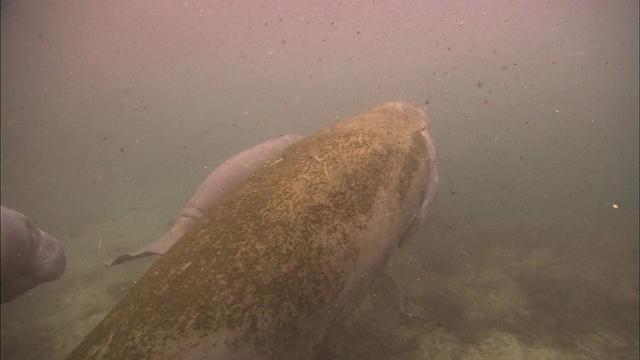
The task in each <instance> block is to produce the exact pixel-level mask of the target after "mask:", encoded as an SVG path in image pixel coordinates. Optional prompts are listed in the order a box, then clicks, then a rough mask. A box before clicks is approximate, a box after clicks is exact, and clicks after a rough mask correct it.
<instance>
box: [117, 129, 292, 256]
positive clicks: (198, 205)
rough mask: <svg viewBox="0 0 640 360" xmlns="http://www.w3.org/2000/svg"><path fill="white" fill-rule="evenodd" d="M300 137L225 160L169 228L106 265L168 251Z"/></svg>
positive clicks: (281, 139)
mask: <svg viewBox="0 0 640 360" xmlns="http://www.w3.org/2000/svg"><path fill="white" fill-rule="evenodd" d="M300 139H302V136H301V135H296V134H287V135H283V136H280V137H277V138H275V139H271V140H268V141H265V142H263V143H262V144H259V145H256V146H254V147H252V148H250V149H247V150H245V151H243V152H241V153H240V154H238V155H236V156H234V157H232V158H230V159H229V160H227V161H225V162H224V163H222V165H220V166H218V167H217V168H216V169H215V170H214V171H213V172H212V173H211V174H209V176H207V178H206V179H205V180H204V182H203V183H202V184H201V185H200V187H199V188H198V190H196V193H195V194H193V196H192V197H191V199H190V200H189V202H188V203H187V205H186V206H185V207H184V209H182V211H181V212H180V216H178V220H176V222H175V224H174V225H173V227H171V229H170V230H169V231H167V232H166V233H165V234H164V235H162V236H161V237H160V238H159V239H158V240H156V241H154V242H153V243H151V244H149V245H146V246H144V247H142V248H140V249H138V250H135V251H132V252H129V253H126V254H124V255H120V256H118V257H116V258H115V259H113V260H109V261H107V262H106V264H105V265H106V266H113V265H118V264H122V263H124V262H127V261H130V260H134V259H137V258H140V257H144V256H148V255H162V254H164V253H165V252H167V250H169V248H171V247H172V246H173V244H175V243H176V242H177V241H178V240H179V239H180V238H181V237H182V235H184V234H185V233H186V232H187V231H189V229H191V228H192V227H193V225H195V224H196V222H197V221H198V220H200V218H202V214H204V213H205V212H207V211H208V210H210V209H211V208H212V207H213V206H214V205H215V204H216V203H217V202H218V201H219V200H220V199H221V198H222V197H223V196H225V195H226V194H228V193H229V192H230V191H231V190H233V189H235V188H236V186H238V184H240V183H242V181H244V180H245V179H246V178H247V177H249V175H251V174H252V173H253V172H255V171H256V170H257V169H259V168H260V167H261V166H262V165H264V164H265V163H266V162H267V161H269V160H272V159H273V158H274V157H276V156H277V155H280V153H281V152H282V150H284V149H285V148H287V147H288V146H289V145H291V144H293V143H295V142H296V141H299V140H300Z"/></svg>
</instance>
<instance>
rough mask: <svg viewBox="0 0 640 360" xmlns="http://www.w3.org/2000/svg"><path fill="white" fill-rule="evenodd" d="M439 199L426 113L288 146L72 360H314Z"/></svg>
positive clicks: (393, 112) (333, 130)
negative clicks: (325, 340)
mask: <svg viewBox="0 0 640 360" xmlns="http://www.w3.org/2000/svg"><path fill="white" fill-rule="evenodd" d="M437 189H438V174H437V170H436V157H435V151H434V147H433V142H432V140H431V137H430V135H429V129H428V124H427V117H426V114H425V113H424V112H423V111H422V110H420V109H417V108H415V107H413V106H411V105H410V104H408V103H403V102H390V103H386V104H384V105H381V106H379V107H376V108H373V109H371V110H370V111H368V112H366V113H364V114H361V115H359V116H356V117H354V118H351V119H349V120H345V121H341V122H339V123H337V124H334V125H332V126H330V127H328V128H326V129H325V130H322V131H320V132H318V133H316V134H313V135H311V136H309V137H307V138H304V139H302V140H300V141H298V142H297V143H295V144H293V145H291V146H289V147H287V148H286V149H285V150H284V151H283V152H282V153H281V154H280V155H279V156H278V157H277V158H275V159H273V160H272V161H269V162H268V163H267V164H265V165H264V166H262V167H261V168H260V169H258V170H257V171H256V172H255V173H253V174H252V175H250V176H249V177H248V178H247V179H246V180H245V181H244V182H243V183H241V184H240V185H239V186H238V187H237V188H235V189H234V190H233V191H232V192H230V193H229V194H227V195H226V196H225V197H223V198H222V199H221V200H220V201H219V202H218V203H217V204H216V205H215V206H214V207H213V208H212V209H211V210H210V211H209V212H207V213H206V214H204V215H203V217H202V218H201V219H200V220H199V221H198V222H197V224H196V225H195V226H194V227H193V228H192V229H191V230H189V231H188V232H187V233H186V234H185V235H184V236H183V237H182V238H181V239H180V240H179V241H178V242H177V243H176V244H175V245H174V246H172V247H171V248H170V249H169V250H168V251H167V252H166V253H165V254H164V255H163V256H162V257H160V258H159V259H158V261H157V262H156V263H155V264H154V265H153V266H152V267H151V268H150V269H149V270H148V271H147V272H146V273H145V274H144V275H143V277H142V278H141V279H140V280H139V281H138V282H137V283H136V284H135V285H134V286H133V287H132V288H131V290H130V291H129V292H128V293H127V295H126V296H125V297H124V299H123V300H122V301H121V302H120V303H118V304H117V305H116V306H115V307H114V308H113V310H112V311H111V312H110V313H109V314H107V316H106V317H105V318H104V319H103V320H102V321H101V322H100V323H99V324H98V325H97V326H96V327H95V328H94V329H93V330H92V331H91V332H90V333H89V334H88V335H87V336H86V337H85V339H84V340H83V341H82V342H81V343H80V344H79V345H78V346H77V347H76V348H75V349H74V350H73V351H72V352H71V354H70V355H69V357H68V359H225V360H227V359H228V360H240V359H242V360H244V359H306V358H309V357H310V356H312V355H313V352H314V349H315V348H316V347H317V346H316V345H317V344H318V343H319V342H321V341H322V340H323V338H324V337H325V335H326V333H327V331H329V330H330V329H331V327H332V326H334V325H335V324H336V322H337V321H340V320H341V319H344V317H345V316H348V315H349V314H350V313H351V312H352V311H353V310H354V308H355V306H356V305H357V304H358V302H359V301H360V300H361V299H362V297H363V295H364V293H365V292H366V288H367V286H369V285H370V283H371V282H372V280H373V279H374V277H375V275H376V274H378V273H379V272H380V271H381V269H382V267H383V266H384V265H385V263H386V262H387V260H388V259H389V257H390V256H391V254H392V253H393V251H394V249H395V248H396V247H397V246H398V244H399V243H400V242H401V241H403V240H405V239H407V238H409V237H411V236H412V235H413V234H415V232H416V231H417V230H418V229H419V228H420V227H421V225H422V224H423V223H424V220H425V218H426V216H427V208H428V206H429V204H431V203H432V202H433V200H434V198H435V195H436V192H437Z"/></svg>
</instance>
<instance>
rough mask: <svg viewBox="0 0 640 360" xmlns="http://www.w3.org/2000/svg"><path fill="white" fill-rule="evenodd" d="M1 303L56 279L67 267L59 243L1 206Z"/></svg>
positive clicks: (16, 212)
mask: <svg viewBox="0 0 640 360" xmlns="http://www.w3.org/2000/svg"><path fill="white" fill-rule="evenodd" d="M1 208H2V209H1V210H2V220H1V221H0V225H1V227H2V231H1V235H2V263H1V264H2V271H1V272H0V274H2V279H1V280H2V283H1V291H0V294H2V296H1V298H2V299H1V302H2V303H5V302H9V301H11V300H13V299H15V298H16V297H18V296H20V295H21V294H24V293H25V292H27V291H29V290H31V289H33V288H34V287H36V286H38V285H39V284H42V283H46V282H51V281H54V280H57V279H59V278H60V277H61V276H62V275H63V274H64V270H65V267H66V265H67V258H66V256H65V253H64V249H63V248H62V245H61V244H60V241H58V239H56V238H55V237H53V236H51V235H49V234H48V233H46V232H44V231H42V230H40V229H38V228H37V227H36V226H35V225H33V223H32V222H31V221H30V220H29V218H27V217H26V216H25V215H24V214H22V213H20V212H18V211H15V210H13V209H9V208H7V207H4V206H2V207H1Z"/></svg>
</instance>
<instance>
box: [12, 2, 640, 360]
mask: <svg viewBox="0 0 640 360" xmlns="http://www.w3.org/2000/svg"><path fill="white" fill-rule="evenodd" d="M638 11H639V6H638V2H637V1H631V0H628V1H597V0H587V1H525V0H522V1H497V0H494V1H489V0H484V1H418V0H415V1H323V0H315V1H250V0H244V1H229V2H227V1H201V0H193V1H181V2H180V1H169V0H153V1H151V0H144V1H125V0H114V1H82V0H13V1H3V2H2V4H1V19H0V26H1V29H0V31H1V33H0V35H1V52H0V56H1V74H0V75H1V77H0V81H1V87H0V95H1V106H0V109H1V131H2V133H1V194H0V195H1V201H2V205H3V206H7V207H10V208H13V209H16V210H18V211H20V212H22V213H24V214H26V215H27V216H28V217H29V218H30V219H31V220H32V221H34V223H35V224H37V226H38V227H39V228H41V229H43V230H44V231H46V232H48V233H50V234H52V235H53V236H55V237H56V238H58V239H59V240H60V241H61V242H62V244H63V246H64V248H65V251H66V254H67V269H66V273H65V275H64V276H63V277H62V278H60V279H59V280H57V281H55V282H52V283H47V284H43V285H40V286H39V287H37V288H35V289H33V290H31V291H29V292H28V293H26V294H24V295H22V296H21V297H19V298H17V299H15V300H14V301H12V302H10V303H7V304H3V305H2V308H1V320H2V321H1V330H2V331H1V352H2V358H3V359H38V360H40V359H62V358H64V357H65V356H66V355H67V354H68V353H69V352H70V351H71V350H72V349H73V348H74V347H75V346H76V345H77V344H79V343H80V341H81V340H82V339H83V338H84V336H85V335H87V334H88V333H89V331H90V330H91V329H92V328H93V327H94V326H95V325H96V324H97V323H98V322H99V321H100V320H101V319H102V318H104V316H105V315H106V314H107V313H108V312H109V311H110V310H111V308H113V306H114V305H115V304H116V303H118V302H119V300H121V299H122V298H123V297H124V295H125V294H126V292H127V291H128V290H129V289H130V288H131V287H132V286H133V285H134V283H135V282H136V281H137V280H138V279H139V278H140V277H141V276H142V274H144V272H145V271H146V270H147V269H148V268H149V267H150V266H151V265H152V264H153V262H154V261H156V260H157V258H153V257H149V258H145V259H141V260H137V261H134V262H131V263H127V264H123V265H120V266H118V267H113V268H105V266H104V262H105V261H107V260H109V259H111V258H114V257H116V256H118V255H121V254H123V253H126V252H127V251H131V250H134V249H136V248H139V247H141V246H144V245H146V244H148V243H150V242H152V241H154V240H155V239H157V238H158V237H159V236H160V235H162V234H163V233H164V232H166V231H167V230H168V229H169V228H170V227H171V225H172V224H173V222H174V221H175V219H176V218H177V216H178V214H179V213H180V210H181V209H182V208H183V206H184V205H185V204H186V202H187V201H188V200H189V198H190V197H191V195H192V194H193V193H194V192H195V190H196V189H197V188H198V186H199V185H200V183H201V182H202V181H203V180H204V179H205V178H206V177H207V175H208V174H209V173H210V172H211V171H212V170H213V169H215V168H216V167H217V166H218V165H220V164H221V163H222V162H224V161H225V160H226V159H228V158H229V157H231V156H233V155H235V154H237V153H239V152H241V151H243V150H245V149H247V148H250V147H252V146H254V145H256V144H258V143H261V142H263V141H266V140H268V139H272V138H275V137H277V136H279V135H282V134H287V133H298V134H303V135H309V134H312V133H314V132H316V131H318V130H320V129H322V128H325V127H327V126H329V125H331V124H333V123H335V122H336V121H339V120H342V119H346V118H349V117H352V116H354V115H357V114H359V113H362V112H364V111H366V110H368V109H370V108H372V107H374V106H376V105H379V104H381V103H384V102H386V101H390V100H405V101H409V102H411V103H412V104H414V105H415V106H418V107H420V108H423V109H425V110H426V112H427V114H428V116H429V119H430V124H431V128H432V135H433V139H434V142H435V146H436V151H437V157H438V167H439V173H440V191H439V194H438V198H437V199H436V202H435V204H434V205H433V206H432V208H431V209H430V215H429V219H428V221H427V225H426V226H425V228H424V229H422V230H421V231H420V232H419V233H418V234H417V235H416V236H414V237H413V238H412V239H411V240H410V241H408V242H407V243H406V244H404V246H403V247H402V248H400V249H399V250H398V251H396V253H395V254H394V256H393V257H392V258H391V260H390V261H389V263H388V264H387V267H386V268H385V273H384V274H383V275H382V276H380V277H378V279H377V280H376V281H375V282H374V284H373V285H372V286H371V288H370V289H369V291H368V293H367V296H366V297H365V299H364V300H363V302H362V303H361V304H360V306H359V307H358V308H357V309H356V311H355V313H354V314H353V316H351V317H349V318H348V319H346V320H345V321H344V322H341V323H340V324H338V325H337V326H336V327H335V328H333V329H331V331H330V332H329V334H328V336H327V338H326V339H325V341H324V342H323V343H322V345H321V347H320V349H319V352H318V354H317V359H316V360H319V359H523V358H530V359H637V358H638V356H639V353H638V336H639V333H638V302H639V297H638V276H639V275H638V243H639V238H638V225H639V221H638V217H639V192H638V181H639V177H638V171H639V168H638V166H639V155H638V152H639V145H638V132H639V126H638V125H639V95H640V94H639V91H638V83H639V78H638V71H639V70H638V69H639V58H638V47H639V34H638V30H639V21H638Z"/></svg>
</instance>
